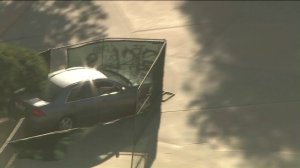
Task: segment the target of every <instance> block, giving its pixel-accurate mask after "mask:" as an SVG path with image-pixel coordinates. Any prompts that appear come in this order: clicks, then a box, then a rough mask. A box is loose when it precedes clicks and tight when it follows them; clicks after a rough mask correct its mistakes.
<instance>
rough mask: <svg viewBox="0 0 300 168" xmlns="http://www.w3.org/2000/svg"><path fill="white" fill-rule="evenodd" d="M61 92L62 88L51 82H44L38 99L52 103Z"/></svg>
mask: <svg viewBox="0 0 300 168" xmlns="http://www.w3.org/2000/svg"><path fill="white" fill-rule="evenodd" d="M62 91H63V88H61V87H59V86H58V85H56V84H55V83H53V82H51V81H48V80H47V81H45V82H44V85H43V89H42V91H41V92H40V93H39V95H38V98H40V99H42V100H45V101H48V102H51V101H53V100H54V99H55V98H56V97H57V95H59V93H61V92H62Z"/></svg>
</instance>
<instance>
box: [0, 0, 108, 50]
mask: <svg viewBox="0 0 300 168" xmlns="http://www.w3.org/2000/svg"><path fill="white" fill-rule="evenodd" d="M4 4H5V3H3V4H0V5H1V9H0V13H4V14H3V15H2V17H3V18H2V17H1V20H2V19H3V21H4V22H3V23H2V24H5V25H4V27H2V29H1V32H0V40H1V41H5V42H13V43H17V44H19V45H22V46H24V47H28V48H33V49H37V50H44V49H47V48H50V47H55V46H58V45H62V44H67V43H69V42H70V41H71V40H72V39H74V38H76V39H77V40H88V39H96V38H102V37H105V36H106V33H105V31H106V27H104V26H102V25H99V22H98V23H95V22H93V21H92V20H95V18H96V20H105V19H106V18H107V17H108V15H107V14H106V13H105V12H104V11H103V9H102V8H101V6H99V5H95V3H94V2H93V1H87V2H80V1H73V2H67V1H60V2H54V1H53V2H47V1H40V2H34V1H29V2H12V3H8V4H9V5H4ZM13 11H16V12H13ZM22 11H24V12H22ZM7 13H8V14H7ZM68 13H72V14H73V15H72V16H68ZM5 14H7V15H8V16H6V15H5ZM74 14H75V15H74ZM7 18H10V19H11V20H7Z"/></svg>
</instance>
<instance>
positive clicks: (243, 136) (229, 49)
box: [180, 1, 300, 167]
mask: <svg viewBox="0 0 300 168" xmlns="http://www.w3.org/2000/svg"><path fill="white" fill-rule="evenodd" d="M299 7H300V3H299V2H279V1H276V2H185V3H183V5H182V6H180V10H181V11H182V12H183V13H184V14H186V15H188V16H189V18H190V22H191V24H192V25H193V26H191V29H192V33H193V34H194V36H195V37H196V39H197V41H198V43H199V45H200V46H201V50H200V51H199V52H198V53H195V57H194V58H195V61H194V63H193V64H192V65H191V69H192V71H193V72H194V74H195V76H194V77H193V78H191V80H190V81H188V82H186V84H185V86H184V88H183V89H185V90H186V91H187V92H188V91H191V89H192V86H191V83H190V82H191V81H194V80H195V79H197V78H198V77H200V76H205V84H206V85H203V83H199V85H201V86H204V87H203V88H202V90H198V94H196V96H195V97H194V98H193V100H192V101H191V102H190V104H189V107H198V108H200V109H202V110H200V112H196V113H194V114H193V115H192V116H190V120H189V121H188V122H189V123H190V124H191V125H193V126H195V127H198V128H199V131H198V135H199V140H203V139H205V140H207V141H209V140H211V139H217V140H219V141H220V142H222V143H225V144H227V145H228V146H230V147H231V148H237V149H242V152H243V153H244V155H245V160H247V161H249V165H247V166H251V165H253V166H255V167H259V166H261V167H299V165H300V163H299V160H297V159H296V156H293V157H292V159H285V158H284V157H278V158H277V159H276V160H270V158H269V157H270V156H272V155H273V154H276V152H280V151H283V150H288V151H292V152H299V150H300V132H299V131H298V130H297V128H299V127H300V113H299V112H300V103H299V101H300V94H299V86H300V69H299V61H300V56H299V52H300V50H299V46H300V36H298V35H297V34H299V30H300V20H299V15H298V14H297V12H298V9H299ZM195 81H197V80H195ZM202 82H203V80H202ZM205 86H215V87H212V89H207V88H205ZM252 105H255V106H252ZM242 106H243V107H242ZM224 107H232V108H224ZM213 109H215V110H213ZM268 159H269V160H268Z"/></svg>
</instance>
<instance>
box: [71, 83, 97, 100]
mask: <svg viewBox="0 0 300 168" xmlns="http://www.w3.org/2000/svg"><path fill="white" fill-rule="evenodd" d="M93 96H94V94H93V91H92V88H91V86H90V85H89V84H85V85H82V86H78V87H76V88H74V89H72V90H71V92H70V95H69V97H68V101H76V100H81V99H86V98H90V97H93Z"/></svg>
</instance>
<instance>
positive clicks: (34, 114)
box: [31, 109, 45, 117]
mask: <svg viewBox="0 0 300 168" xmlns="http://www.w3.org/2000/svg"><path fill="white" fill-rule="evenodd" d="M31 114H32V115H33V116H37V117H39V116H43V115H45V113H44V112H43V111H42V110H40V109H33V110H32V112H31Z"/></svg>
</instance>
